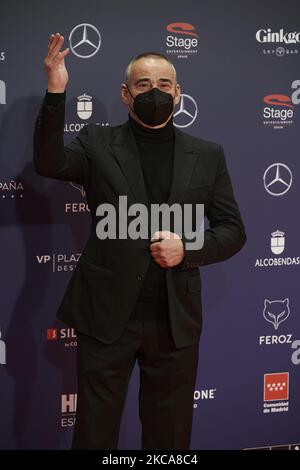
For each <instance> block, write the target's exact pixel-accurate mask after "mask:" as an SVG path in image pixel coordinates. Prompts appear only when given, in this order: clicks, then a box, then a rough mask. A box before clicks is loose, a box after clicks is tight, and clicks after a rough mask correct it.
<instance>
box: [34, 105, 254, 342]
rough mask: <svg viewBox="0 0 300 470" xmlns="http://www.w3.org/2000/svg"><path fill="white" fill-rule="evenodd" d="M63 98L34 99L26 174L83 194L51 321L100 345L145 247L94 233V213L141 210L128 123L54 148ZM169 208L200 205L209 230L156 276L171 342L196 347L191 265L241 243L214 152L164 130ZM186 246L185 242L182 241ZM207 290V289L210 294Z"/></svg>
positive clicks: (196, 285)
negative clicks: (82, 242)
mask: <svg viewBox="0 0 300 470" xmlns="http://www.w3.org/2000/svg"><path fill="white" fill-rule="evenodd" d="M64 118H65V98H64V100H63V101H62V102H61V104H60V105H58V106H50V105H49V104H47V103H46V102H45V100H44V102H43V104H42V106H41V109H40V112H39V115H38V118H37V120H36V125H35V132H34V166H35V169H36V172H37V173H38V174H39V175H42V176H46V177H49V178H55V179H58V180H64V181H73V182H77V183H79V184H81V185H83V186H84V188H85V191H86V194H87V201H88V205H89V208H90V214H91V218H92V224H91V231H90V235H89V238H88V240H87V243H86V246H85V247H84V250H83V252H82V255H81V257H80V259H79V261H78V263H77V266H76V269H75V270H74V272H73V274H72V277H71V279H70V281H69V284H68V286H67V289H66V292H65V294H64V297H63V299H62V301H61V304H60V306H59V309H58V313H57V316H58V318H59V319H60V320H62V321H63V322H65V323H67V324H68V325H70V326H71V327H73V328H75V329H77V330H79V331H81V332H83V333H86V334H88V335H91V336H93V337H95V338H97V339H99V340H101V341H103V342H105V343H111V342H113V341H115V340H116V339H117V338H118V337H119V335H120V334H121V332H122V330H123V328H124V327H125V325H126V323H127V321H128V319H129V317H130V314H131V312H132V310H133V307H134V305H135V302H136V300H137V298H138V295H139V291H140V289H141V286H142V282H143V276H144V275H145V273H146V271H147V267H148V264H149V261H150V256H151V254H150V250H149V240H145V239H137V240H131V239H118V238H116V239H106V240H100V239H99V238H98V237H97V235H96V225H97V222H98V221H99V218H97V215H96V209H97V206H98V205H99V204H101V203H104V202H109V203H111V204H114V205H115V206H116V207H117V205H118V197H119V195H126V196H127V202H128V206H129V205H130V204H133V203H137V202H139V203H144V204H145V205H147V203H148V201H147V194H146V189H145V185H144V180H143V174H142V168H141V164H140V160H139V156H138V150H137V146H136V143H135V139H134V136H133V134H132V131H131V129H130V125H129V122H128V121H127V122H125V123H124V124H122V125H119V126H114V127H101V126H97V125H93V124H88V125H87V126H85V127H84V128H83V129H82V130H81V131H80V132H79V134H78V136H77V137H76V138H75V139H74V140H73V141H72V142H71V143H70V144H68V145H67V146H64V141H63V134H64ZM174 131H175V154H174V165H173V179H172V186H171V191H170V196H169V199H168V204H169V205H171V204H172V203H180V204H184V203H193V204H194V205H195V204H196V203H198V204H200V203H204V208H205V215H206V217H207V218H208V220H209V228H208V229H207V230H206V231H205V234H204V245H203V247H202V248H201V249H198V250H185V257H184V259H183V261H182V262H181V263H180V264H179V265H177V266H175V267H172V268H166V279H167V289H168V299H169V314H170V324H171V330H172V336H173V339H174V342H175V344H176V346H177V347H184V346H188V345H191V344H193V343H195V342H196V341H198V340H199V337H200V334H201V329H202V304H201V278H200V272H199V266H204V265H208V264H211V263H216V262H219V261H224V260H226V259H228V258H230V257H231V256H233V255H234V254H235V253H237V252H238V251H239V250H240V249H241V248H242V246H243V245H244V243H245V241H246V235H245V229H244V225H243V222H242V220H241V215H240V212H239V208H238V205H237V203H236V201H235V197H234V193H233V189H232V184H231V180H230V176H229V173H228V169H227V165H226V161H225V157H224V151H223V148H222V146H220V145H218V144H216V143H213V142H209V141H205V140H202V139H198V138H195V137H192V136H190V135H188V134H186V133H184V132H182V131H180V130H178V129H177V128H176V127H174ZM182 240H183V242H184V246H185V247H186V241H187V240H186V237H185V235H184V233H183V234H182ZM216 288H217V286H216Z"/></svg>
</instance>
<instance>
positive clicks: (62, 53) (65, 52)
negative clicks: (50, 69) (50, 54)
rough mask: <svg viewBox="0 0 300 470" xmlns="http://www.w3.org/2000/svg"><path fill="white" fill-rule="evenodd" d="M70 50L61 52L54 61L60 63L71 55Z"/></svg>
mask: <svg viewBox="0 0 300 470" xmlns="http://www.w3.org/2000/svg"><path fill="white" fill-rule="evenodd" d="M69 51H70V49H69V48H68V47H67V48H66V49H64V50H63V51H60V52H59V53H58V54H57V55H56V57H54V59H53V61H54V62H60V61H61V60H62V59H63V58H64V57H65V56H66V55H67V54H68V53H69Z"/></svg>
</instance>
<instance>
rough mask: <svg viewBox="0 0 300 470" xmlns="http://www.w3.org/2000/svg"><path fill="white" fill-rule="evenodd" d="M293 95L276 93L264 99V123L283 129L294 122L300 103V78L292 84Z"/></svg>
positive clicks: (269, 126) (270, 126) (266, 125)
mask: <svg viewBox="0 0 300 470" xmlns="http://www.w3.org/2000/svg"><path fill="white" fill-rule="evenodd" d="M291 88H292V90H295V91H293V92H292V93H291V95H290V96H289V95H284V94H282V93H274V94H271V95H266V96H265V97H264V99H263V103H264V108H263V125H264V126H265V127H268V128H272V129H276V130H278V129H279V130H281V129H285V128H286V127H288V126H291V125H293V124H294V115H295V107H296V106H297V105H298V104H299V103H300V80H294V81H293V82H292V84H291Z"/></svg>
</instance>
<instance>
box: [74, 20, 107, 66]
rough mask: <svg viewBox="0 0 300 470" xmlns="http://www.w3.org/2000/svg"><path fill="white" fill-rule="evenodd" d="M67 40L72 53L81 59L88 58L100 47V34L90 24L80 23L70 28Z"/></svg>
mask: <svg viewBox="0 0 300 470" xmlns="http://www.w3.org/2000/svg"><path fill="white" fill-rule="evenodd" d="M69 41H70V49H71V51H72V52H73V54H75V55H76V56H77V57H80V58H81V59H89V58H90V57H93V55H95V54H97V52H98V51H99V49H100V46H101V34H100V33H99V31H98V29H97V28H95V26H93V25H92V24H88V23H82V24H79V25H77V26H75V28H73V29H72V31H71V33H70V36H69Z"/></svg>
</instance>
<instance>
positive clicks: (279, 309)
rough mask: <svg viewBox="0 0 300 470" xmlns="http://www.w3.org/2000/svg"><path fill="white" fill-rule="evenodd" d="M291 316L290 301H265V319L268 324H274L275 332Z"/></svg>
mask: <svg viewBox="0 0 300 470" xmlns="http://www.w3.org/2000/svg"><path fill="white" fill-rule="evenodd" d="M289 316H290V307H289V299H284V300H268V299H265V302H264V311H263V317H264V319H265V320H267V322H269V323H272V325H273V326H274V328H275V330H278V327H279V325H280V323H282V322H284V321H285V320H286V319H287V318H288V317H289Z"/></svg>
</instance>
